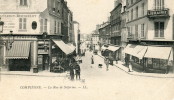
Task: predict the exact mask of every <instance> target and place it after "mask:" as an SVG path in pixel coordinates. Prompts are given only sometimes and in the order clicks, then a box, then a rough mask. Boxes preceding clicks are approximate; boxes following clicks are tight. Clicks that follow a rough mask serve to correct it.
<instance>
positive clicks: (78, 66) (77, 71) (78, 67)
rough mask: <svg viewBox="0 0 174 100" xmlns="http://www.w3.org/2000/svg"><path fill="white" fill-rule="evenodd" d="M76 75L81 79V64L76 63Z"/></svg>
mask: <svg viewBox="0 0 174 100" xmlns="http://www.w3.org/2000/svg"><path fill="white" fill-rule="evenodd" d="M75 75H76V80H77V79H79V80H80V65H79V64H76V65H75Z"/></svg>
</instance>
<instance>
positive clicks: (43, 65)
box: [38, 55, 49, 71]
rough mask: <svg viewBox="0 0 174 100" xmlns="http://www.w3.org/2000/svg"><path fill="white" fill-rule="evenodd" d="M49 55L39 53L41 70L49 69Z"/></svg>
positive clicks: (39, 67)
mask: <svg viewBox="0 0 174 100" xmlns="http://www.w3.org/2000/svg"><path fill="white" fill-rule="evenodd" d="M48 57H49V56H48V55H38V69H39V70H40V71H43V70H48V67H49V66H48V65H49V64H48V62H49V61H48V60H49V59H48Z"/></svg>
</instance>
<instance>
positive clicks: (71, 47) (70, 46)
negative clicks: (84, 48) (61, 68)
mask: <svg viewBox="0 0 174 100" xmlns="http://www.w3.org/2000/svg"><path fill="white" fill-rule="evenodd" d="M68 46H69V48H70V49H71V50H72V51H74V50H75V49H76V47H75V46H74V45H73V44H71V43H69V44H68Z"/></svg>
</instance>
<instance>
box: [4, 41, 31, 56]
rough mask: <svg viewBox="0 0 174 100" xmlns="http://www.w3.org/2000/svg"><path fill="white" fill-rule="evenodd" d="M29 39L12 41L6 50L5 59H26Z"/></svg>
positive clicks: (28, 50)
mask: <svg viewBox="0 0 174 100" xmlns="http://www.w3.org/2000/svg"><path fill="white" fill-rule="evenodd" d="M29 52H30V41H14V42H13V44H12V48H11V49H10V50H7V52H6V59H28V57H29Z"/></svg>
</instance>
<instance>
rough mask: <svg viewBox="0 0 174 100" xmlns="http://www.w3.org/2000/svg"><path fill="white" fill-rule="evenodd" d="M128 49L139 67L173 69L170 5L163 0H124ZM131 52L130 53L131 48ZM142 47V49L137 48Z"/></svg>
mask: <svg viewBox="0 0 174 100" xmlns="http://www.w3.org/2000/svg"><path fill="white" fill-rule="evenodd" d="M126 6H127V29H128V38H129V45H128V46H127V47H126V48H129V51H127V50H125V51H126V52H127V54H128V55H127V57H128V59H129V58H130V59H131V60H133V61H134V62H135V63H136V64H138V65H141V66H139V67H141V68H140V69H143V70H145V71H148V72H162V71H167V72H173V40H174V37H173V36H174V30H173V11H174V9H173V7H172V3H171V2H167V1H165V0H127V2H126ZM133 48H134V52H132V53H130V50H133ZM140 48H141V49H140Z"/></svg>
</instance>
